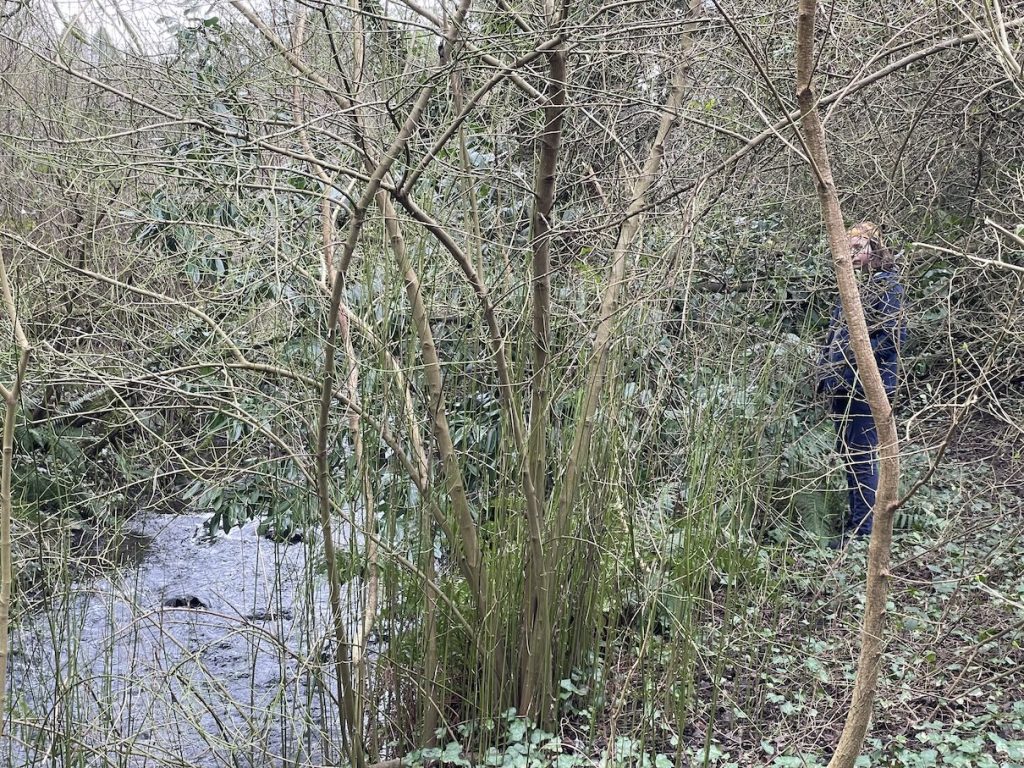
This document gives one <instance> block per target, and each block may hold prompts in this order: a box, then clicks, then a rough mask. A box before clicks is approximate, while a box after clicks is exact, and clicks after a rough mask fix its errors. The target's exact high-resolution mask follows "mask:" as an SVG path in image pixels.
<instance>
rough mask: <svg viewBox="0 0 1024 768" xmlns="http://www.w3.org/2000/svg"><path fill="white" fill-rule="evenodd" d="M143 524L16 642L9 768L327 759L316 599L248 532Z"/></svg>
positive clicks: (299, 549)
mask: <svg viewBox="0 0 1024 768" xmlns="http://www.w3.org/2000/svg"><path fill="white" fill-rule="evenodd" d="M202 521H203V519H202V518H200V517H197V516H178V517H159V516H158V517H153V518H150V519H149V520H147V521H145V523H144V524H142V525H141V527H139V528H138V529H137V530H136V531H134V532H133V534H132V535H131V536H130V537H129V540H130V541H131V542H132V545H131V546H132V547H134V553H133V554H134V557H130V558H128V559H129V560H132V559H134V560H136V562H134V563H131V562H128V563H127V564H123V565H121V566H119V567H115V568H113V569H112V570H109V571H108V572H107V573H106V574H105V575H104V576H102V577H99V578H96V579H93V580H90V581H88V582H87V583H86V582H83V583H78V584H73V585H71V586H70V588H69V589H67V590H61V591H60V592H59V593H57V594H54V595H53V596H52V597H50V598H49V599H48V600H47V601H46V603H45V604H44V605H43V607H41V608H40V609H39V610H37V611H35V612H33V613H32V614H31V615H30V616H28V617H26V618H23V619H22V621H21V622H20V623H19V625H17V626H15V627H13V628H12V633H11V652H12V653H11V661H10V670H9V671H10V681H11V687H10V695H11V697H12V711H13V712H14V715H13V717H12V721H11V722H9V723H8V727H7V729H6V733H5V737H4V743H3V744H2V745H0V750H2V752H0V764H3V765H8V766H19V767H20V766H62V767H67V768H70V766H73V765H75V766H78V765H81V766H132V767H133V768H135V767H140V768H141V767H142V766H154V767H156V766H160V767H161V768H165V767H166V766H189V767H190V768H207V767H208V766H209V767H211V768H212V767H213V766H231V767H232V768H255V767H256V766H284V765H289V766H303V765H316V764H322V763H324V762H330V761H331V759H332V754H331V749H329V748H328V747H327V746H326V745H329V744H337V743H338V739H337V733H336V731H337V728H336V719H337V718H336V715H334V714H333V713H334V712H335V711H336V709H335V704H334V702H333V700H332V699H333V697H334V696H335V691H334V686H332V685H331V684H330V682H327V681H330V680H331V679H332V671H331V668H330V664H329V663H328V662H327V660H328V659H329V658H330V656H331V654H332V651H331V649H330V647H329V641H328V640H327V638H328V635H329V631H328V626H329V623H328V621H327V607H326V590H325V587H324V586H323V584H324V582H323V579H322V577H320V576H319V575H318V574H316V572H315V571H316V569H315V568H313V567H311V566H312V561H310V560H309V558H308V556H307V550H306V546H305V545H304V544H302V543H297V544H275V543H273V542H271V541H269V540H267V539H265V538H263V537H261V536H260V535H259V533H258V531H257V529H256V525H255V523H249V524H247V525H245V526H243V527H242V528H240V529H236V530H234V531H232V532H231V533H230V534H228V535H222V536H220V537H218V538H215V539H214V540H212V541H211V540H209V539H207V538H206V537H204V535H203V527H202Z"/></svg>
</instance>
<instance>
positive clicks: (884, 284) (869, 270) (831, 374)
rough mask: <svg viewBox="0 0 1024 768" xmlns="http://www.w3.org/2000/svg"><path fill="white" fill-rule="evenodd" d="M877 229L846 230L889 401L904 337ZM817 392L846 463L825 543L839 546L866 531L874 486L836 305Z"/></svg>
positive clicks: (893, 279)
mask: <svg viewBox="0 0 1024 768" xmlns="http://www.w3.org/2000/svg"><path fill="white" fill-rule="evenodd" d="M881 234H882V233H881V229H880V228H879V227H878V226H877V225H875V224H873V223H871V222H870V221H864V222H861V223H860V224H856V225H854V226H853V227H850V229H849V230H847V236H848V237H849V239H850V253H851V255H852V258H853V266H854V268H855V269H859V270H861V271H862V273H863V275H864V278H863V279H862V280H861V283H860V295H861V302H862V303H863V305H864V315H865V319H866V320H867V325H868V334H869V336H870V339H871V349H872V351H873V352H874V353H875V361H876V362H877V363H878V369H879V371H880V373H881V374H882V384H883V385H884V386H885V392H886V394H887V395H888V396H889V401H890V402H892V399H893V395H895V394H896V385H897V376H898V373H899V353H900V347H901V346H902V345H903V342H904V340H905V339H906V334H907V330H906V321H905V319H904V315H903V302H904V291H903V286H902V285H900V282H899V276H898V275H897V274H896V271H895V260H894V259H893V257H892V255H891V254H890V252H889V250H888V249H887V248H886V247H885V245H884V244H883V242H882V236H881ZM818 392H819V393H824V394H825V395H826V396H827V397H828V401H829V409H830V410H831V413H832V419H833V421H834V422H835V425H836V432H837V438H838V439H837V441H836V450H837V452H838V453H839V455H840V456H841V457H842V458H843V461H844V463H845V465H846V485H847V492H848V496H849V505H850V511H849V515H848V516H847V518H846V520H845V521H844V525H843V534H842V536H841V537H840V538H839V539H836V540H834V541H833V542H832V543H830V546H833V547H839V546H842V544H843V543H845V542H846V541H847V540H848V539H849V538H850V537H851V536H868V535H870V533H871V522H872V518H871V509H872V507H874V505H875V491H876V490H877V488H878V456H877V453H878V432H877V431H876V429H875V422H874V420H873V419H872V417H871V409H870V408H869V407H868V402H867V398H866V396H865V395H864V387H863V384H862V383H861V381H860V378H859V376H858V375H857V363H856V361H855V360H854V356H853V350H852V349H851V347H850V330H849V327H848V326H847V324H846V321H845V319H844V318H843V310H842V305H841V304H840V303H839V302H837V303H836V305H835V307H834V308H833V310H832V320H831V322H830V323H829V329H828V336H827V337H826V340H825V348H824V350H823V351H822V359H821V376H820V379H819V381H818Z"/></svg>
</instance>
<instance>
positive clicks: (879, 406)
mask: <svg viewBox="0 0 1024 768" xmlns="http://www.w3.org/2000/svg"><path fill="white" fill-rule="evenodd" d="M815 10H816V0H800V6H799V12H798V17H797V52H796V56H797V62H796V63H797V78H796V93H797V100H798V102H799V105H800V111H801V124H802V138H803V141H804V144H805V148H806V151H807V156H808V158H809V161H810V164H811V169H812V173H813V174H814V181H815V186H816V187H817V190H818V199H819V201H820V202H821V208H822V216H823V219H824V223H825V229H826V230H827V232H828V239H829V246H830V248H831V251H832V263H833V266H834V267H835V271H836V282H837V284H838V286H839V298H840V301H841V303H842V308H843V315H844V317H845V318H846V320H847V323H848V325H849V329H850V346H851V348H852V349H853V354H854V358H855V359H856V361H857V370H858V372H859V375H860V378H861V381H862V382H863V385H864V393H865V395H866V396H867V400H868V405H869V406H870V408H871V416H872V418H873V419H874V421H875V427H876V429H877V430H878V440H879V449H878V452H879V470H880V471H879V478H878V490H877V493H876V496H875V506H874V509H873V510H872V513H873V516H874V522H873V526H872V533H871V544H870V546H869V549H868V573H867V602H866V606H865V610H864V624H863V627H862V629H861V649H860V658H859V660H858V663H857V678H856V681H855V682H854V686H853V700H852V702H851V703H850V709H849V711H848V713H847V717H846V724H845V725H844V727H843V732H842V735H841V736H840V738H839V744H838V745H837V746H836V750H835V753H834V754H833V756H832V760H831V761H830V762H829V768H852V766H853V764H854V762H855V761H856V759H857V755H858V754H859V753H860V750H861V747H862V746H863V744H864V737H865V735H866V734H867V728H868V721H869V720H870V719H871V709H872V706H873V704H874V701H875V691H876V686H877V682H878V667H879V664H880V662H881V659H882V649H883V637H882V635H883V632H884V629H885V601H886V594H887V592H888V587H889V583H888V578H889V575H890V574H889V558H890V552H891V548H892V520H893V511H894V509H895V505H896V499H897V492H898V486H899V472H900V465H899V442H898V438H897V435H896V421H895V418H894V416H893V412H892V406H891V404H890V403H889V398H888V396H887V395H886V394H885V387H884V386H883V384H882V376H881V374H880V372H879V370H878V364H877V363H876V361H875V356H874V353H873V351H872V349H871V341H870V338H869V336H868V328H867V322H866V320H865V318H864V307H863V306H862V304H861V300H860V293H859V291H858V290H857V279H856V276H855V275H854V271H853V262H852V261H851V256H850V246H849V242H848V240H847V236H846V229H845V227H844V226H843V214H842V210H841V209H840V206H839V195H838V194H837V192H836V184H835V180H834V179H833V178H832V169H831V166H830V164H829V157H828V150H827V148H826V145H825V130H824V127H823V126H822V123H821V118H820V116H819V115H818V112H817V103H816V99H815V94H814V89H813V87H812V85H811V78H812V74H813V69H814V16H815Z"/></svg>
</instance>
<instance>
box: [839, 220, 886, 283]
mask: <svg viewBox="0 0 1024 768" xmlns="http://www.w3.org/2000/svg"><path fill="white" fill-rule="evenodd" d="M846 236H847V238H849V241H850V257H851V259H852V260H853V266H854V269H867V270H872V271H874V270H879V269H889V268H891V266H892V256H891V255H890V253H889V249H888V248H886V247H885V244H884V243H883V242H882V228H881V227H879V226H878V225H877V224H875V223H873V222H870V221H862V222H860V223H859V224H854V225H853V226H852V227H850V228H849V229H848V230H846Z"/></svg>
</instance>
